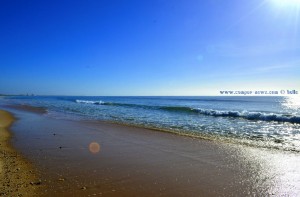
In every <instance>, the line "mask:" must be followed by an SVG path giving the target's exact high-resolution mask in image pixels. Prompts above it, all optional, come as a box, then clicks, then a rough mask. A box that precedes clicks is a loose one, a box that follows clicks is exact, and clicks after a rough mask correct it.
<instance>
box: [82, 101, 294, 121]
mask: <svg viewBox="0 0 300 197" xmlns="http://www.w3.org/2000/svg"><path fill="white" fill-rule="evenodd" d="M76 103H85V104H95V105H110V106H121V107H134V108H143V109H152V110H164V111H169V112H175V113H193V114H201V115H206V116H214V117H229V118H242V119H246V120H256V121H276V122H289V123H298V124H300V116H297V115H290V114H276V113H265V112H249V111H242V112H241V111H222V110H213V109H201V108H192V107H187V106H148V105H138V104H128V103H113V102H103V101H88V100H76Z"/></svg>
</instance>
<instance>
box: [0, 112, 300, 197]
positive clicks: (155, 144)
mask: <svg viewBox="0 0 300 197" xmlns="http://www.w3.org/2000/svg"><path fill="white" fill-rule="evenodd" d="M8 110H9V111H11V112H12V113H14V114H15V116H16V117H17V118H18V121H17V122H15V124H13V126H12V127H11V128H12V131H13V133H14V137H13V139H12V143H13V145H14V147H15V148H16V149H17V150H20V152H21V153H22V155H23V156H24V157H25V158H27V159H28V160H29V161H30V162H32V163H33V165H34V167H35V168H36V169H37V170H38V171H40V172H41V174H40V177H41V183H42V185H43V188H42V187H41V188H42V189H40V190H38V191H39V196H254V195H261V196H272V195H274V196H282V195H287V196H296V195H297V194H299V193H300V178H299V177H300V170H299V169H298V167H297V163H299V162H300V157H299V155H298V154H296V153H295V154H294V153H287V152H283V151H274V150H265V149H258V148H251V147H247V146H242V145H233V144H226V143H220V142H215V141H207V140H200V139H193V138H190V137H183V136H178V135H175V134H170V133H163V132H158V131H153V130H148V129H143V128H135V127H130V126H123V125H116V124H111V123H107V122H99V121H74V120H72V121H70V120H60V119H55V118H51V117H49V116H47V115H45V114H41V113H36V112H34V111H28V109H26V110H24V108H23V109H22V110H17V109H16V108H11V109H8ZM2 113H4V112H2ZM2 160H3V159H2ZM11 169H12V168H11ZM22 169H23V167H22ZM27 180H29V178H27ZM11 182H14V184H17V183H16V182H15V180H11ZM27 186H28V187H29V186H30V185H28V184H27ZM4 188H5V191H7V190H8V189H9V188H10V187H4ZM29 188H31V189H36V188H38V187H36V186H34V187H29ZM19 192H20V193H21V190H19ZM26 192H28V191H27V190H26ZM24 194H25V195H23V196H26V193H24ZM27 196H30V195H27Z"/></svg>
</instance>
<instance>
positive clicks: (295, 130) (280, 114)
mask: <svg viewBox="0 0 300 197" xmlns="http://www.w3.org/2000/svg"><path fill="white" fill-rule="evenodd" d="M0 104H2V105H7V104H21V105H31V106H36V107H44V108H46V109H47V112H48V113H47V114H45V115H46V116H50V117H54V118H59V119H74V120H101V121H109V122H115V123H119V124H126V125H134V126H139V127H145V128H151V129H157V130H161V131H167V132H173V133H177V134H182V135H187V136H192V137H199V138H205V139H210V140H219V141H224V142H228V143H238V144H244V145H248V146H254V147H261V148H270V149H279V150H285V151H296V152H300V97H299V96H298V97H297V96H295V97H271V96H266V97H263V96H249V97H247V96H237V97H233V96H225V97H221V96H215V97H214V96H208V97H205V96H199V97H102V96H12V97H3V98H2V99H0Z"/></svg>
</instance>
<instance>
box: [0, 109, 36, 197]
mask: <svg viewBox="0 0 300 197" xmlns="http://www.w3.org/2000/svg"><path fill="white" fill-rule="evenodd" d="M13 121H14V117H13V116H12V115H11V114H10V113H8V112H6V111H2V110H0V196H38V195H37V192H38V190H39V188H40V185H41V182H40V180H39V179H38V178H37V176H36V174H35V173H34V170H33V169H32V166H31V164H30V163H29V162H28V161H26V160H25V159H24V158H22V156H20V154H19V153H18V152H17V151H16V150H14V149H13V148H12V146H11V145H10V143H9V141H10V137H11V133H10V132H9V130H8V129H9V127H10V125H11V124H12V123H13Z"/></svg>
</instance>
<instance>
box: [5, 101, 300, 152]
mask: <svg viewBox="0 0 300 197" xmlns="http://www.w3.org/2000/svg"><path fill="white" fill-rule="evenodd" d="M3 107H5V108H7V109H14V110H21V111H25V112H30V113H36V114H40V115H44V114H47V113H48V109H47V108H46V107H36V106H32V105H27V104H13V105H4V106H3ZM66 120H70V121H82V122H91V123H94V122H95V123H97V122H98V123H100V124H101V123H104V124H106V123H108V124H112V125H120V126H125V127H132V128H139V129H146V130H150V131H155V132H163V133H168V134H171V135H178V136H182V137H189V138H192V139H199V140H208V141H212V142H217V143H228V144H233V145H242V146H247V147H253V148H261V149H264V150H271V151H272V150H278V151H285V152H291V153H300V149H295V148H294V147H293V148H291V147H285V146H281V145H280V143H277V141H276V140H274V141H268V142H267V141H255V140H253V139H250V138H248V139H247V138H238V137H235V136H228V135H221V134H216V133H214V134H209V133H204V132H195V131H193V132H190V131H189V130H177V129H166V128H161V127H156V126H151V125H143V124H133V123H126V122H117V121H113V120H95V119H89V120H87V119H83V120H80V119H79V120H74V119H66ZM255 139H257V138H255Z"/></svg>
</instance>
